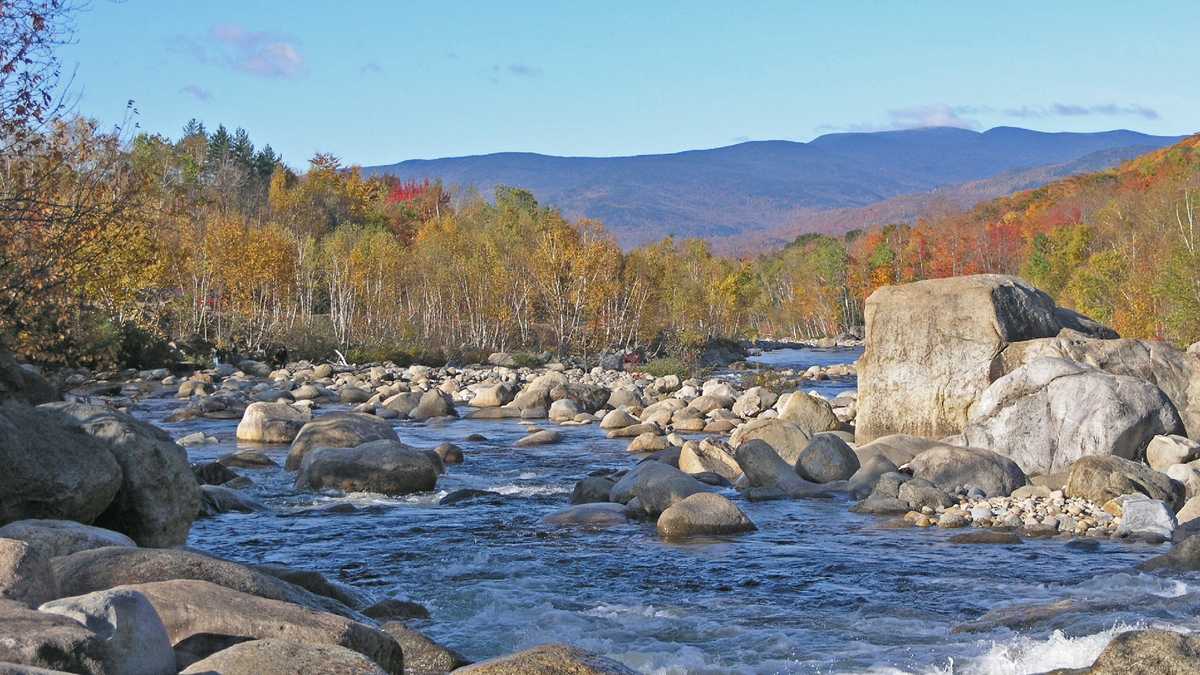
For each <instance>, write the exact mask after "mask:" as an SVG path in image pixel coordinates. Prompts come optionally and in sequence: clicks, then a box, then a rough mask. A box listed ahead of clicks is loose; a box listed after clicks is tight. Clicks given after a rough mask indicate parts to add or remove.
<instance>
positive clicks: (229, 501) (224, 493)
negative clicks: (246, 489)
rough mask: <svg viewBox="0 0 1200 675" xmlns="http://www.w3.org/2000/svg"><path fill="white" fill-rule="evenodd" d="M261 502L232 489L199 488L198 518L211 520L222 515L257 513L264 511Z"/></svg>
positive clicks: (217, 487) (214, 486) (213, 486)
mask: <svg viewBox="0 0 1200 675" xmlns="http://www.w3.org/2000/svg"><path fill="white" fill-rule="evenodd" d="M266 510H267V507H266V505H265V504H263V503H262V502H260V501H258V500H257V499H254V498H253V497H250V496H249V495H246V494H243V493H241V492H238V491H237V490H234V489H232V488H227V487H224V486H221V485H201V486H200V512H199V516H202V517H205V518H211V517H213V516H218V515H220V514H222V513H257V512H260V511H266Z"/></svg>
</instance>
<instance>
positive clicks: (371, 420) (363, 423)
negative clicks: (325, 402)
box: [284, 413, 400, 471]
mask: <svg viewBox="0 0 1200 675" xmlns="http://www.w3.org/2000/svg"><path fill="white" fill-rule="evenodd" d="M382 440H386V441H399V440H400V437H399V436H397V435H396V430H395V429H393V428H392V425H391V423H390V422H388V421H387V420H385V419H380V418H378V417H376V416H374V415H367V414H365V413H336V414H333V415H326V416H324V417H318V418H317V419H315V420H313V421H311V422H309V423H307V424H305V425H304V427H303V428H301V429H300V433H298V434H296V439H295V440H294V441H292V447H291V449H290V450H289V451H288V456H287V462H285V463H284V468H286V469H287V470H288V471H295V470H297V469H299V468H300V464H301V463H302V462H303V461H304V455H306V454H308V452H309V451H311V450H315V449H317V448H353V447H354V446H356V445H362V444H363V443H366V442H368V441H382Z"/></svg>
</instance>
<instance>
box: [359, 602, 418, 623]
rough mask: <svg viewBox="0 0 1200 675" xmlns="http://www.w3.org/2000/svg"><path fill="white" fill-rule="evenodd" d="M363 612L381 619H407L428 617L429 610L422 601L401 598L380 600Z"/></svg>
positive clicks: (373, 617)
mask: <svg viewBox="0 0 1200 675" xmlns="http://www.w3.org/2000/svg"><path fill="white" fill-rule="evenodd" d="M363 614H366V615H367V616H369V617H371V618H372V619H378V620H380V621H407V620H409V619H428V618H429V610H428V609H426V608H425V606H424V605H421V604H420V603H416V602H412V601H410V600H400V599H399V598H388V599H386V600H380V601H379V602H377V603H375V604H373V605H371V606H370V607H368V608H366V609H364V610H363Z"/></svg>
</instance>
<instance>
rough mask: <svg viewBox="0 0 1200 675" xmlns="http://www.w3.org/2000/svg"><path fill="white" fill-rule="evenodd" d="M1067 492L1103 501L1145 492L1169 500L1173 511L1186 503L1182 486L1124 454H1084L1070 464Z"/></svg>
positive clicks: (1096, 501)
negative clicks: (1102, 455) (1112, 455)
mask: <svg viewBox="0 0 1200 675" xmlns="http://www.w3.org/2000/svg"><path fill="white" fill-rule="evenodd" d="M1065 492H1066V495H1067V496H1068V497H1081V498H1083V499H1087V500H1090V501H1092V502H1095V503H1097V504H1103V503H1105V502H1107V501H1108V500H1110V499H1116V498H1117V497H1120V496H1121V495H1128V494H1143V495H1146V496H1147V497H1149V498H1150V499H1158V500H1161V501H1163V502H1166V503H1167V504H1168V505H1169V506H1170V507H1171V509H1172V510H1173V511H1178V510H1179V509H1180V508H1181V507H1182V506H1183V504H1184V489H1183V485H1181V484H1180V483H1178V482H1176V481H1173V480H1171V478H1170V477H1169V476H1167V475H1166V474H1163V473H1159V472H1157V471H1155V470H1154V469H1151V468H1150V467H1148V466H1146V465H1145V464H1141V463H1139V462H1132V461H1130V460H1128V459H1123V458H1121V457H1084V458H1082V459H1080V460H1079V461H1077V462H1075V463H1074V464H1072V465H1071V473H1070V475H1069V476H1068V477H1067V487H1066V490H1065Z"/></svg>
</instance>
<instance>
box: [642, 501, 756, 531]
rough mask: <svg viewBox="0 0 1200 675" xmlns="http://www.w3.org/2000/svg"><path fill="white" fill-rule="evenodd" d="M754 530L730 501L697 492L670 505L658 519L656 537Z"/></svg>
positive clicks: (747, 519)
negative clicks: (657, 535)
mask: <svg viewBox="0 0 1200 675" xmlns="http://www.w3.org/2000/svg"><path fill="white" fill-rule="evenodd" d="M755 529H757V528H756V527H755V526H754V523H752V522H750V519H749V518H748V517H746V514H744V513H742V510H741V509H739V508H738V507H737V506H736V505H734V503H733V502H731V501H729V500H728V499H726V498H724V497H722V496H721V495H718V494H714V493H707V492H700V493H697V494H694V495H691V496H689V497H687V498H686V499H683V500H681V501H678V502H676V503H674V504H672V505H671V506H670V507H669V508H668V509H667V510H666V511H663V512H662V515H660V516H659V517H658V534H659V536H661V537H663V538H664V539H674V538H679V537H688V536H692V535H704V534H735V533H738V532H749V531H751V530H755Z"/></svg>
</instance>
